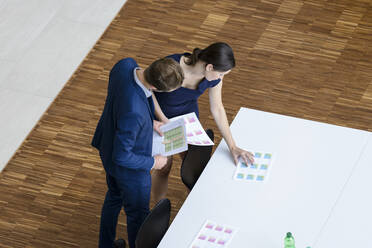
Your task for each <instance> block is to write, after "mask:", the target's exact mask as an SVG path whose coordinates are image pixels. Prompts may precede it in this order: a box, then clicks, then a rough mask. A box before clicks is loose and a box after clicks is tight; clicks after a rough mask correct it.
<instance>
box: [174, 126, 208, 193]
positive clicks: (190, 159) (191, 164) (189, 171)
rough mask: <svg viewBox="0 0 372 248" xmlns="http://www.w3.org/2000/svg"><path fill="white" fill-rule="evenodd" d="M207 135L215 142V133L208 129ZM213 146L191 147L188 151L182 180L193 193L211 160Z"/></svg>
mask: <svg viewBox="0 0 372 248" xmlns="http://www.w3.org/2000/svg"><path fill="white" fill-rule="evenodd" d="M206 133H207V134H208V136H209V138H210V139H211V140H212V141H214V133H213V131H212V130H211V129H207V130H206ZM212 148H213V146H195V145H189V148H188V151H187V153H186V155H185V157H184V159H183V161H182V165H181V179H182V182H183V183H184V184H185V185H186V187H187V188H189V190H190V191H191V190H192V188H193V187H194V185H195V183H196V181H198V179H199V176H200V174H201V173H202V172H203V170H204V168H205V166H206V165H207V164H208V162H209V159H210V158H211V154H212Z"/></svg>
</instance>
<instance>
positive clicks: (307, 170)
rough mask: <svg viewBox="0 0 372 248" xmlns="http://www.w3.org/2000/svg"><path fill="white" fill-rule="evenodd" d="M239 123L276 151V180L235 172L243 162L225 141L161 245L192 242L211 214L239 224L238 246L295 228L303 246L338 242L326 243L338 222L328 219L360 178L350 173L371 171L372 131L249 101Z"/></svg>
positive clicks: (276, 241) (242, 137) (252, 142)
mask: <svg viewBox="0 0 372 248" xmlns="http://www.w3.org/2000/svg"><path fill="white" fill-rule="evenodd" d="M231 130H232V133H233V135H234V138H235V141H236V143H237V144H238V146H240V147H242V148H247V149H254V150H259V151H267V152H274V153H275V156H276V157H275V160H274V161H273V167H272V168H271V172H270V178H269V180H268V181H267V182H266V183H264V184H260V183H253V184H252V183H248V182H239V181H235V180H233V179H232V178H233V174H234V171H235V166H234V165H233V162H232V159H231V157H230V154H229V151H228V148H227V145H226V143H225V142H224V141H222V142H221V143H220V145H219V146H218V148H217V149H216V151H215V153H214V155H213V156H212V158H211V160H210V162H209V163H208V165H207V167H206V168H205V170H204V172H203V173H202V175H201V176H200V178H199V180H198V182H197V184H196V185H195V187H194V188H193V190H192V192H191V193H190V195H189V196H188V198H187V199H186V201H185V203H184V204H183V206H182V208H181V209H180V211H179V212H178V214H177V216H176V218H175V219H174V221H173V223H172V225H171V226H170V228H169V230H168V232H167V233H166V234H165V236H164V238H163V240H162V242H161V243H160V245H159V247H161V248H166V247H167V248H168V247H169V248H174V247H177V248H182V247H189V246H190V244H191V242H192V241H193V239H194V237H195V235H196V234H197V233H198V231H199V230H200V228H201V226H202V225H203V223H204V222H205V220H206V219H209V220H212V221H215V222H218V223H221V224H228V225H232V226H235V227H238V228H239V231H238V232H237V234H236V235H235V237H234V239H233V240H232V242H231V243H230V245H229V247H230V248H233V247H236V248H242V247H254V248H266V247H267V248H273V247H282V246H283V239H284V236H285V234H286V232H288V231H290V232H292V233H293V234H294V237H295V240H296V247H298V248H300V247H306V246H313V245H314V244H315V243H316V241H317V242H318V244H319V247H328V248H329V247H335V246H327V245H323V246H322V245H321V244H322V242H324V241H322V239H321V238H320V237H321V236H322V232H324V233H326V232H328V228H329V229H330V230H333V229H334V228H336V227H332V226H331V225H330V223H328V222H327V220H331V219H332V216H331V213H332V210H335V209H336V208H337V205H338V203H339V204H341V203H342V199H343V198H342V197H341V196H343V195H342V194H343V190H344V189H347V188H348V184H350V183H352V181H356V182H357V181H358V178H356V179H354V180H352V179H353V177H352V178H350V176H351V175H352V174H353V172H357V171H359V167H360V168H361V169H360V170H361V171H363V168H362V167H363V166H359V164H360V163H362V162H363V161H364V160H366V161H365V163H368V162H369V164H372V158H371V156H370V155H369V156H368V155H363V154H364V152H366V149H367V148H369V146H368V147H367V145H368V140H371V135H370V133H368V132H365V131H361V130H355V129H350V128H343V127H338V126H334V125H329V124H324V123H318V122H313V121H308V120H303V119H298V118H293V117H287V116H282V115H277V114H271V113H267V112H262V111H256V110H250V109H245V108H242V109H240V111H239V113H238V114H237V116H236V118H235V120H234V121H233V123H232V125H231ZM361 157H363V159H361ZM362 160H363V161H362ZM349 178H350V180H348V179H349ZM369 184H370V185H371V184H372V183H369ZM351 190H353V189H351ZM363 196H364V197H366V196H367V194H364V195H363ZM363 196H361V197H363ZM345 200H347V198H346V199H345ZM343 211H344V212H345V211H348V209H346V208H342V209H340V212H341V213H340V214H341V215H342V214H344V212H343ZM364 214H368V213H364ZM330 216H331V217H330ZM329 218H331V219H329ZM334 218H335V219H338V217H337V216H335V217H334ZM328 224H329V225H328ZM367 224H369V223H366V225H367ZM335 225H336V226H337V223H336V224H335ZM329 232H331V231H329ZM335 235H338V234H337V233H336V234H335ZM325 239H327V238H326V237H325ZM336 247H338V248H340V247H348V248H350V246H342V244H340V245H338V246H336ZM363 247H366V246H363Z"/></svg>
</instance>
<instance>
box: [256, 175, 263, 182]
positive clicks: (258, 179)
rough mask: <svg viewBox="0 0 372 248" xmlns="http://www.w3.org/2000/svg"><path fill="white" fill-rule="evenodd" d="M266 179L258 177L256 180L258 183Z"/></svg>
mask: <svg viewBox="0 0 372 248" xmlns="http://www.w3.org/2000/svg"><path fill="white" fill-rule="evenodd" d="M264 178H265V177H264V176H257V178H256V180H257V181H263V180H264Z"/></svg>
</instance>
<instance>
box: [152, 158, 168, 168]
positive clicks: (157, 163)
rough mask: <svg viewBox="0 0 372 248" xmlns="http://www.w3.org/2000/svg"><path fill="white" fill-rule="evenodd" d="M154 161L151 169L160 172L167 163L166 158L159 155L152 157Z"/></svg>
mask: <svg viewBox="0 0 372 248" xmlns="http://www.w3.org/2000/svg"><path fill="white" fill-rule="evenodd" d="M154 159H155V165H154V167H153V169H154V170H161V169H162V168H163V167H164V166H165V165H166V164H167V161H168V158H167V157H164V156H160V155H156V156H154Z"/></svg>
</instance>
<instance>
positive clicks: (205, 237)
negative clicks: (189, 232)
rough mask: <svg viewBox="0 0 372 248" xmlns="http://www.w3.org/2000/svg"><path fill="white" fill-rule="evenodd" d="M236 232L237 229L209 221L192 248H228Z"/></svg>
mask: <svg viewBox="0 0 372 248" xmlns="http://www.w3.org/2000/svg"><path fill="white" fill-rule="evenodd" d="M236 232H237V228H234V227H231V226H227V225H221V224H218V223H216V222H213V221H210V220H207V221H206V222H205V223H204V224H203V226H202V228H201V229H200V231H199V233H198V235H196V237H195V239H194V241H193V242H192V243H191V245H190V248H207V247H208V248H223V247H228V244H229V243H230V241H231V239H232V238H233V236H234V235H235V233H236Z"/></svg>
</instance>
